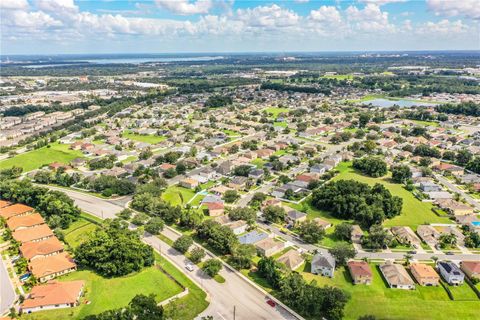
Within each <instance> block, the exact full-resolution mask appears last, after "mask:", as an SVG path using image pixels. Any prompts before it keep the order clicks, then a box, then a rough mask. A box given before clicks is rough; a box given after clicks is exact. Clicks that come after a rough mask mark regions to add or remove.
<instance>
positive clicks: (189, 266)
mask: <svg viewBox="0 0 480 320" xmlns="http://www.w3.org/2000/svg"><path fill="white" fill-rule="evenodd" d="M185 269H187V270H188V271H190V272H192V271H193V265H192V264H190V263H187V264H186V265H185Z"/></svg>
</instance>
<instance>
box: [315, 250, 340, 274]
mask: <svg viewBox="0 0 480 320" xmlns="http://www.w3.org/2000/svg"><path fill="white" fill-rule="evenodd" d="M310 272H311V273H313V274H320V275H322V276H324V277H330V278H333V274H334V272H335V259H334V258H333V257H332V255H331V254H329V253H321V252H320V253H317V254H316V255H314V256H313V258H312V263H311V269H310Z"/></svg>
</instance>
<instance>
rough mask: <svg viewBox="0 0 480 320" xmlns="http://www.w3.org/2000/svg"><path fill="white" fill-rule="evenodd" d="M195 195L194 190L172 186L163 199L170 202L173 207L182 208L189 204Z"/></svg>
mask: <svg viewBox="0 0 480 320" xmlns="http://www.w3.org/2000/svg"><path fill="white" fill-rule="evenodd" d="M194 195H195V192H194V191H193V190H190V189H187V188H184V187H180V186H172V187H168V188H167V190H165V192H164V193H163V194H162V199H163V200H165V201H167V202H169V203H170V204H171V205H174V206H177V205H179V206H181V205H185V204H187V203H188V201H190V199H192V198H193V196H194Z"/></svg>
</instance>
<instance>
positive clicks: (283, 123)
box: [273, 121, 288, 128]
mask: <svg viewBox="0 0 480 320" xmlns="http://www.w3.org/2000/svg"><path fill="white" fill-rule="evenodd" d="M287 125H288V124H287V123H286V122H285V121H275V122H274V123H273V126H274V127H282V128H286V127H287Z"/></svg>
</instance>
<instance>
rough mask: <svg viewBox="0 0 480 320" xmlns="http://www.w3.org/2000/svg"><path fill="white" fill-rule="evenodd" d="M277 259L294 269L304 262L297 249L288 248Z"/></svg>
mask: <svg viewBox="0 0 480 320" xmlns="http://www.w3.org/2000/svg"><path fill="white" fill-rule="evenodd" d="M277 261H278V262H280V263H283V264H284V265H286V266H287V268H288V269H290V270H295V269H297V268H298V267H300V266H301V265H302V264H303V263H304V262H305V259H304V258H303V257H302V255H301V254H300V253H298V251H297V250H289V251H287V252H285V253H284V254H282V255H281V256H280V257H279V258H278V259H277Z"/></svg>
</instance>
